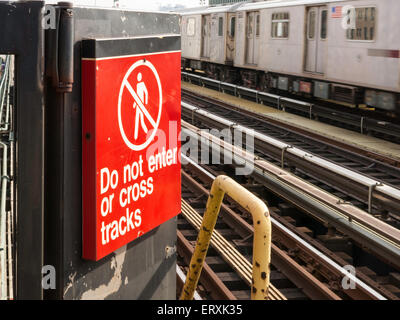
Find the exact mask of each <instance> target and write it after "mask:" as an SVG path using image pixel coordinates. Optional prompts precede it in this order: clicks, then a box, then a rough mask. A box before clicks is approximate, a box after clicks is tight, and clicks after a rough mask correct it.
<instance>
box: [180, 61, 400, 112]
mask: <svg viewBox="0 0 400 320" xmlns="http://www.w3.org/2000/svg"><path fill="white" fill-rule="evenodd" d="M182 68H183V69H191V70H192V71H201V72H204V73H205V75H206V76H207V77H208V78H211V79H215V80H219V81H223V82H228V83H232V84H236V85H241V86H244V87H247V88H251V89H256V90H260V91H264V92H270V93H276V92H279V93H282V92H287V93H289V94H295V95H298V96H303V97H306V98H318V99H322V100H333V101H335V102H339V103H345V104H349V105H352V106H356V107H358V106H359V105H365V106H366V107H369V108H376V109H379V110H384V111H385V112H386V113H388V114H391V115H396V117H398V115H399V114H400V94H398V93H394V92H388V91H381V90H376V89H372V88H364V87H358V86H352V85H347V84H343V83H334V82H328V81H321V80H316V79H310V78H306V77H298V76H293V75H288V74H280V73H272V72H264V71H260V70H254V69H245V68H238V67H234V66H232V65H229V64H226V65H224V64H217V63H211V62H207V61H200V60H191V59H186V58H182Z"/></svg>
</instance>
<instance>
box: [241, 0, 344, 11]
mask: <svg viewBox="0 0 400 320" xmlns="http://www.w3.org/2000/svg"><path fill="white" fill-rule="evenodd" d="M346 1H347V2H348V0H275V1H262V2H251V3H244V4H243V5H242V6H241V7H240V8H238V9H237V11H248V10H257V9H267V8H279V7H290V6H301V5H312V4H318V5H320V4H324V3H340V2H346Z"/></svg>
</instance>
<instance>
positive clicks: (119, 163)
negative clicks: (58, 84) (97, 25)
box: [82, 40, 181, 261]
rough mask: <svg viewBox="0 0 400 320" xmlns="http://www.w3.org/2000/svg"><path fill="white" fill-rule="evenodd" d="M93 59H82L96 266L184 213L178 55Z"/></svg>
mask: <svg viewBox="0 0 400 320" xmlns="http://www.w3.org/2000/svg"><path fill="white" fill-rule="evenodd" d="M93 41H95V40H93ZM155 41H157V40H155ZM160 41H162V40H160ZM102 45H103V46H104V43H102ZM112 45H113V47H115V44H112ZM123 47H126V46H123ZM150 47H152V46H150ZM153 47H154V46H153ZM141 48H143V46H141ZM99 51H100V50H99ZM104 51H106V50H102V51H100V52H102V53H103V54H104ZM90 52H96V50H92V51H90ZM88 55H89V56H86V57H84V58H83V59H82V100H83V107H82V108H83V110H82V152H83V159H82V161H83V163H82V170H83V185H82V187H83V258H85V259H90V260H96V261H97V260H99V259H101V258H102V257H104V256H106V255H108V254H109V253H111V252H113V251H115V250H116V249H118V248H120V247H121V246H123V245H125V244H127V243H129V242H131V241H132V240H134V239H136V238H138V237H140V236H141V235H143V234H145V233H147V232H149V231H150V230H152V229H154V228H156V227H157V226H159V225H160V224H162V223H163V222H165V221H167V220H169V219H171V218H172V217H174V216H176V215H177V214H178V213H179V212H180V206H181V198H180V194H181V192H180V190H181V189H180V188H181V187H180V156H179V152H180V144H179V141H178V134H179V132H180V129H181V128H180V59H181V57H180V52H179V51H178V50H175V51H166V52H165V51H164V52H149V53H141V54H137V55H123V56H112V55H111V56H105V57H103V56H101V57H98V56H95V55H93V56H90V54H88Z"/></svg>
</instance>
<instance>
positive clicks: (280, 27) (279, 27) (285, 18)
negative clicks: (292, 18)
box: [271, 12, 289, 39]
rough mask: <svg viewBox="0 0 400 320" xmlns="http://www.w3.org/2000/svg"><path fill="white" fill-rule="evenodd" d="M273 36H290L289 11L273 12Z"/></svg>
mask: <svg viewBox="0 0 400 320" xmlns="http://www.w3.org/2000/svg"><path fill="white" fill-rule="evenodd" d="M271 37H272V38H275V39H285V38H286V39H287V38H289V12H277V13H273V14H272V25H271Z"/></svg>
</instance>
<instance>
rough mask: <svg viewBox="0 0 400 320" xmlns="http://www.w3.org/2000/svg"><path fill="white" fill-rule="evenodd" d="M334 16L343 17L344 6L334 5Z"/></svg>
mask: <svg viewBox="0 0 400 320" xmlns="http://www.w3.org/2000/svg"><path fill="white" fill-rule="evenodd" d="M331 17H332V18H341V17H342V6H336V7H332V15H331Z"/></svg>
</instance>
